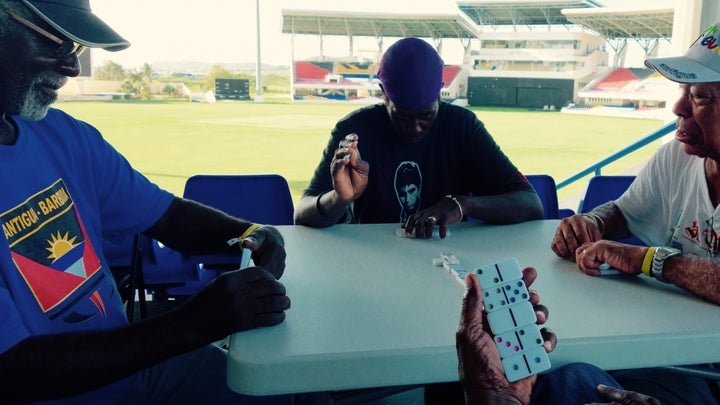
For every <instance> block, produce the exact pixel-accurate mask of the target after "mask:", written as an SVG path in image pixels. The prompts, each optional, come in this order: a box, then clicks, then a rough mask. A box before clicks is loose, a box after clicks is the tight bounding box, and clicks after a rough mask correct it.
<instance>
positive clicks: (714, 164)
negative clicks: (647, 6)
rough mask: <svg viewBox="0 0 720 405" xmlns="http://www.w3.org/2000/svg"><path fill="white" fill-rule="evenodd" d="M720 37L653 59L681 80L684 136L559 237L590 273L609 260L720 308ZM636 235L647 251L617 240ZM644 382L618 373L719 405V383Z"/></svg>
mask: <svg viewBox="0 0 720 405" xmlns="http://www.w3.org/2000/svg"><path fill="white" fill-rule="evenodd" d="M719 35H720V23H716V24H713V25H711V26H710V27H708V28H706V29H705V30H704V31H703V32H702V33H701V35H700V37H699V38H698V39H697V40H696V41H695V42H694V43H693V44H692V46H691V47H690V49H689V50H688V51H687V53H686V54H685V55H684V56H679V57H671V58H653V59H648V60H647V61H645V64H646V65H647V66H648V67H650V68H652V69H655V70H657V71H658V72H659V73H660V74H661V75H663V76H665V77H666V78H668V79H670V80H672V81H674V82H677V83H679V87H680V96H679V98H678V99H677V101H676V102H675V105H674V107H673V112H674V113H675V115H676V116H677V131H676V133H675V139H674V140H673V141H671V142H669V143H667V144H665V145H663V146H661V147H660V148H659V149H658V151H657V152H656V153H655V155H654V156H653V157H652V158H651V159H650V160H649V161H648V162H647V164H646V165H645V167H644V168H643V169H642V170H641V171H640V173H639V174H638V176H637V178H636V179H635V181H634V182H633V183H632V185H631V186H630V187H629V189H628V190H627V191H626V192H625V193H624V194H623V195H622V196H620V197H619V198H618V199H617V200H615V201H610V202H608V203H606V204H604V205H601V206H599V207H597V208H595V209H594V210H592V212H590V213H589V214H585V215H575V216H572V217H569V218H566V219H564V220H563V221H562V222H561V223H560V226H559V227H558V229H557V231H556V233H555V237H554V239H553V241H552V250H553V251H554V252H555V253H556V254H557V255H558V256H561V257H564V258H567V259H570V260H575V261H576V262H577V264H578V266H579V267H580V269H581V270H582V271H584V272H585V273H587V274H590V275H599V274H600V273H599V270H598V267H599V266H600V265H601V264H602V263H603V262H607V263H608V264H610V265H611V266H613V267H615V268H617V269H619V270H620V271H621V272H623V273H624V274H627V275H644V276H647V277H652V278H655V279H657V280H659V281H661V282H664V283H670V284H674V285H675V286H677V287H679V288H681V289H683V290H685V291H687V292H689V293H691V294H693V295H695V296H697V297H700V298H702V299H704V300H707V301H710V302H712V303H714V304H720V255H719V254H720V240H719V239H718V235H720V53H719V52H718V51H719V50H720V47H718V36H719ZM716 218H717V223H716ZM630 233H632V234H633V235H636V236H637V237H639V238H640V239H641V240H642V241H643V242H645V243H646V244H647V246H642V247H641V246H631V245H626V244H622V243H618V242H615V240H618V239H621V238H624V237H626V236H628V235H630ZM690 316H692V314H690ZM668 322H672V319H668ZM616 377H618V376H617V375H616ZM638 379H648V380H650V379H652V380H654V381H652V382H650V381H645V383H647V384H644V385H638V384H641V383H643V382H642V381H635V382H633V383H631V382H629V381H628V380H627V379H624V380H623V379H622V378H621V377H618V380H619V381H620V382H621V383H622V385H623V386H625V387H628V388H630V389H635V390H638V391H642V392H645V393H648V394H652V395H654V396H656V397H658V398H660V399H662V400H663V402H665V403H692V404H699V403H705V402H709V403H715V399H714V398H713V397H712V395H710V393H709V392H708V386H709V387H710V388H711V389H712V390H713V391H714V392H715V393H717V392H720V391H718V389H717V385H716V384H715V383H714V382H711V383H710V384H708V385H706V384H705V382H704V381H700V382H699V383H697V384H696V385H691V384H692V382H685V384H688V385H687V386H686V387H682V384H683V383H682V382H680V381H682V379H681V377H679V376H677V375H676V374H675V375H669V376H667V375H664V374H663V373H662V372H661V371H657V370H643V375H642V376H641V377H639V378H638ZM696 380H699V379H696ZM674 387H680V388H681V389H680V390H678V391H674V390H673V389H674ZM689 393H693V394H694V395H698V397H693V396H690V395H689ZM702 395H705V396H704V397H702Z"/></svg>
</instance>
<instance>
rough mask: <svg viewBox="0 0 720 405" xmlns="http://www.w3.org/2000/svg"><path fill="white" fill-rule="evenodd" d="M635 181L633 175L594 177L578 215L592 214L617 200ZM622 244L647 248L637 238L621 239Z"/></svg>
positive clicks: (589, 182)
mask: <svg viewBox="0 0 720 405" xmlns="http://www.w3.org/2000/svg"><path fill="white" fill-rule="evenodd" d="M633 180H635V176H633V175H614V176H607V175H604V176H603V175H601V176H595V177H592V178H591V179H590V181H588V186H587V189H586V190H585V195H584V197H583V199H582V200H581V201H580V206H579V208H578V213H581V214H582V213H586V212H590V211H592V209H593V208H595V207H597V206H599V205H602V204H605V203H606V202H608V201H613V200H615V199H617V198H618V197H620V196H621V195H622V193H624V192H625V190H627V189H628V187H630V184H632V182H633ZM620 242H623V243H628V244H631V245H638V246H645V243H644V242H643V241H641V240H640V239H638V238H637V237H636V236H631V237H629V238H625V239H621V240H620Z"/></svg>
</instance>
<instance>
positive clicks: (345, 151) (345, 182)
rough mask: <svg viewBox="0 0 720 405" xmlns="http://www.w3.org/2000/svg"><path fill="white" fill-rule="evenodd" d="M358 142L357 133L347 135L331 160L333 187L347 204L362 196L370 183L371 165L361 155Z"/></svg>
mask: <svg viewBox="0 0 720 405" xmlns="http://www.w3.org/2000/svg"><path fill="white" fill-rule="evenodd" d="M357 143H358V136H357V135H356V134H350V135H347V136H345V138H344V139H343V140H342V141H340V143H339V144H338V148H337V149H336V150H335V156H333V159H332V162H330V174H331V176H332V179H333V188H334V189H335V193H337V196H338V198H339V199H340V200H341V201H343V202H344V203H346V204H349V203H351V202H353V201H355V200H356V199H357V198H358V197H360V195H362V193H363V192H364V191H365V188H366V187H367V184H368V171H369V168H370V166H369V165H368V163H367V162H366V161H364V160H362V158H361V157H360V151H359V150H358V148H357Z"/></svg>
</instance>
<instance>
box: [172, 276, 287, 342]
mask: <svg viewBox="0 0 720 405" xmlns="http://www.w3.org/2000/svg"><path fill="white" fill-rule="evenodd" d="M289 308H290V298H288V297H287V295H285V286H283V285H282V284H281V283H280V282H278V281H277V280H276V279H275V277H274V276H273V275H272V274H271V273H270V272H268V271H267V270H264V269H263V268H261V267H249V268H247V269H243V270H235V271H229V272H226V273H223V274H222V275H220V276H219V277H218V278H216V279H215V280H213V281H211V282H210V283H208V284H207V285H206V286H205V287H203V288H202V289H201V290H200V291H198V293H197V294H195V295H194V296H193V297H191V298H190V299H189V300H188V301H187V302H186V303H184V304H183V305H182V306H181V307H180V308H179V309H178V315H179V316H180V317H181V322H183V323H185V324H186V326H185V327H187V328H192V330H197V331H198V333H199V334H202V335H203V337H206V340H207V342H206V343H210V342H212V341H214V340H219V339H223V338H225V337H227V336H228V335H230V334H232V333H235V332H240V331H244V330H248V329H253V328H256V327H259V326H273V325H277V324H279V323H281V322H282V321H284V320H285V310H287V309H289Z"/></svg>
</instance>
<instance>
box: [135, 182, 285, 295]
mask: <svg viewBox="0 0 720 405" xmlns="http://www.w3.org/2000/svg"><path fill="white" fill-rule="evenodd" d="M183 197H184V198H187V199H190V200H194V201H197V202H199V203H201V204H205V205H208V206H210V207H213V208H217V209H219V210H221V211H224V212H226V213H228V214H230V215H232V216H236V217H240V218H243V219H246V220H248V221H252V222H255V223H261V224H267V225H291V224H293V211H294V205H293V200H292V195H291V193H290V186H289V185H288V182H287V180H286V179H285V178H284V177H283V176H281V175H279V174H237V175H230V174H218V175H212V174H198V175H194V176H191V177H190V178H188V180H187V182H186V183H185V190H184V192H183ZM238 251H239V249H238ZM143 259H144V260H143V273H144V275H143V278H144V283H145V286H152V285H155V286H156V288H153V291H162V290H160V289H159V288H158V287H157V286H163V285H164V286H166V287H165V288H164V292H161V294H162V295H165V294H167V296H185V295H191V294H193V293H194V292H195V291H197V290H198V289H199V288H201V287H202V286H203V285H205V284H206V283H207V282H209V281H211V280H213V279H214V278H215V277H217V276H218V275H219V274H220V273H221V272H222V271H225V270H227V269H229V268H232V267H233V265H235V266H236V265H237V264H238V263H239V260H240V257H239V256H237V257H236V256H228V255H206V256H190V255H183V254H181V253H179V252H177V251H174V250H172V249H170V248H168V247H166V246H163V245H162V244H160V243H159V242H158V241H155V240H152V241H150V251H149V252H148V254H145V255H143ZM235 268H237V267H235Z"/></svg>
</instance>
